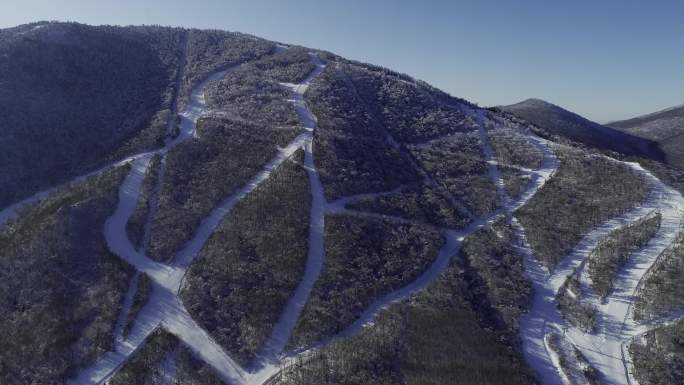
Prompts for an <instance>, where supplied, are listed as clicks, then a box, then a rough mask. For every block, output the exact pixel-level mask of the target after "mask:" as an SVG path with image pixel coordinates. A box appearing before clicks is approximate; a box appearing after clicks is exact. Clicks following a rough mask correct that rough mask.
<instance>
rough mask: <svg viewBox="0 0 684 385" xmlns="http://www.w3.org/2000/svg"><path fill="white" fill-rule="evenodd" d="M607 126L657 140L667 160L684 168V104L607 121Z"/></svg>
mask: <svg viewBox="0 0 684 385" xmlns="http://www.w3.org/2000/svg"><path fill="white" fill-rule="evenodd" d="M608 126H610V127H613V128H616V129H618V130H621V131H624V132H627V133H630V134H632V135H636V136H639V137H642V138H646V139H650V140H653V141H656V142H658V143H659V144H660V148H662V150H663V151H664V152H665V156H666V158H667V162H668V163H670V164H672V165H674V166H676V167H678V168H680V169H681V168H684V105H680V106H676V107H671V108H667V109H664V110H662V111H658V112H654V113H651V114H647V115H643V116H638V117H636V118H632V119H627V120H622V121H618V122H612V123H608Z"/></svg>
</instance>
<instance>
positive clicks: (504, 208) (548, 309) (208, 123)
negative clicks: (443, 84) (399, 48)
mask: <svg viewBox="0 0 684 385" xmlns="http://www.w3.org/2000/svg"><path fill="white" fill-rule="evenodd" d="M0 85H2V86H0V106H2V107H3V111H6V119H4V120H3V121H2V123H0V150H1V151H0V159H1V160H2V162H1V163H0V164H1V165H2V167H1V168H0V180H1V181H2V182H3V189H2V191H0V193H1V194H0V202H1V203H2V204H1V205H0V250H1V253H0V309H1V310H2V312H0V383H1V384H11V385H14V384H22V385H23V384H75V385H79V384H111V385H131V384H136V385H137V384H145V385H147V384H155V385H156V384H176V385H217V384H250V385H251V384H259V385H263V384H273V385H275V384H279V385H295V384H297V385H298V384H330V385H332V384H350V385H351V384H449V383H455V384H539V383H541V384H545V385H548V384H597V383H605V384H634V383H637V382H638V383H640V384H642V385H645V384H673V383H680V382H681V381H682V380H683V379H684V377H682V369H683V368H682V362H684V360H683V359H682V351H681V343H680V342H681V335H682V331H683V330H684V321H682V315H683V314H682V311H681V309H682V308H684V300H682V298H684V296H683V295H682V294H684V288H683V287H682V285H681V279H679V277H681V274H682V273H684V263H683V262H682V261H684V247H682V245H684V233H683V232H682V230H681V229H682V210H684V198H683V197H682V195H681V194H682V191H680V190H677V186H679V185H677V184H676V183H673V181H674V182H676V180H677V178H678V177H681V174H678V173H677V171H676V170H673V169H669V168H667V166H666V165H663V164H661V163H659V162H658V159H660V158H659V157H660V156H661V154H660V153H659V152H658V151H657V150H658V148H657V146H655V147H654V143H653V142H651V141H649V140H645V139H642V138H637V137H635V136H631V135H628V134H625V133H623V132H620V131H618V130H613V129H610V128H608V127H604V126H600V125H597V124H596V123H593V122H590V121H587V120H586V119H583V118H581V117H579V116H577V115H574V114H572V113H569V112H567V111H565V110H562V109H561V108H560V107H557V106H553V105H550V104H548V103H545V102H541V101H526V102H523V103H521V104H519V105H515V106H510V107H504V108H502V109H497V108H494V109H482V108H479V107H477V106H476V105H474V104H471V103H469V102H468V101H465V100H463V99H459V98H457V97H453V96H451V95H448V94H446V93H444V92H442V91H440V90H439V89H437V88H435V87H432V86H430V85H428V84H426V83H424V82H421V81H416V80H415V79H413V78H412V77H410V76H408V75H405V74H400V73H396V72H394V71H392V70H389V69H386V68H382V67H377V66H374V65H371V64H367V63H359V62H356V61H351V60H348V59H345V58H343V57H340V56H338V55H335V54H333V53H330V52H327V51H323V50H319V49H311V48H306V47H299V46H293V45H287V44H285V43H276V42H271V41H268V40H264V39H260V38H257V37H254V36H249V35H244V34H240V33H235V32H226V31H204V30H196V29H183V28H166V27H111V26H103V27H93V26H86V25H81V24H73V23H35V24H30V25H25V26H19V27H15V28H10V29H4V30H0ZM627 156H629V158H628V159H629V160H630V161H629V162H628V161H624V160H623V159H627V158H626V157H627ZM36 160H39V161H36ZM663 170H666V171H667V172H664V171H663ZM663 175H666V176H667V178H664V177H663V179H662V180H661V179H659V177H662V176H663ZM654 368H656V369H654Z"/></svg>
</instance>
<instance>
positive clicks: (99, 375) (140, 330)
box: [67, 284, 163, 385]
mask: <svg viewBox="0 0 684 385" xmlns="http://www.w3.org/2000/svg"><path fill="white" fill-rule="evenodd" d="M162 291H163V289H162V288H161V287H160V286H158V285H156V284H153V288H152V295H151V296H150V301H148V304H147V305H146V306H144V307H143V308H142V309H141V310H140V312H139V313H138V317H137V318H136V320H135V322H134V324H133V328H132V329H131V332H130V333H129V334H128V336H127V337H126V338H125V339H122V340H118V341H116V342H115V345H114V350H113V351H111V352H108V353H105V354H104V356H102V357H101V358H99V359H98V360H97V361H96V362H95V363H94V364H93V365H91V366H90V367H89V368H87V369H85V370H83V371H81V372H80V373H79V374H78V376H77V377H75V378H74V379H72V380H70V381H67V384H69V385H93V384H102V383H104V382H105V381H106V380H108V379H109V378H110V377H111V376H112V375H114V374H115V373H116V371H117V370H118V369H119V368H121V367H122V366H123V365H124V363H126V361H127V360H128V358H129V357H131V355H132V354H134V353H135V352H136V351H137V350H138V349H139V348H140V347H141V346H142V345H143V342H144V341H145V340H146V339H147V337H149V336H150V335H151V334H152V333H154V331H155V330H156V329H157V328H158V327H159V326H160V325H161V320H162V314H161V312H160V309H159V308H157V307H154V306H150V304H151V303H152V302H153V300H155V299H156V298H158V297H159V296H161V295H162V294H161V292H162Z"/></svg>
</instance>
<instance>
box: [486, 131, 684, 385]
mask: <svg viewBox="0 0 684 385" xmlns="http://www.w3.org/2000/svg"><path fill="white" fill-rule="evenodd" d="M530 138H534V137H530ZM534 140H535V141H536V143H537V145H538V146H539V148H540V149H542V150H543V149H544V147H546V146H545V143H544V142H543V141H542V140H540V139H538V138H534ZM544 159H545V161H544V162H543V163H546V164H547V165H551V163H555V166H551V167H550V168H548V169H547V171H546V172H545V173H543V174H546V175H547V176H545V177H543V178H537V183H538V182H539V181H540V180H541V181H543V180H545V179H547V178H548V176H550V175H551V174H552V173H553V172H552V171H551V172H549V171H548V170H551V169H553V168H554V167H557V160H556V161H553V162H551V156H550V154H549V153H548V150H547V151H546V153H545V157H544ZM625 164H627V165H628V166H630V167H631V168H632V169H633V170H635V171H636V172H638V173H640V174H641V175H643V176H644V177H645V178H646V180H647V181H648V183H649V184H650V185H651V193H650V194H649V197H648V199H647V201H646V202H645V203H644V204H643V205H641V206H639V207H635V208H633V209H631V210H628V211H627V212H626V213H624V214H622V215H619V216H617V217H615V218H612V219H611V220H609V221H606V222H605V223H603V224H601V225H599V226H597V227H596V228H594V229H593V230H592V231H591V232H590V233H589V234H587V235H586V236H585V237H584V238H583V239H582V240H580V242H579V243H578V244H577V245H576V246H575V248H574V249H573V250H572V252H571V253H570V254H569V255H568V256H567V257H565V258H564V259H563V260H562V261H561V262H560V263H559V266H558V267H557V268H556V269H555V271H554V272H553V273H549V272H548V271H547V270H546V269H545V268H543V267H542V266H541V265H540V264H539V262H538V261H537V260H536V259H535V258H534V255H533V252H532V250H531V248H530V247H529V245H528V244H527V242H526V241H525V236H524V229H523V228H522V226H521V225H520V224H519V222H518V221H517V220H516V219H513V221H512V224H513V228H514V230H515V233H516V235H517V237H518V238H519V240H520V242H521V244H520V245H519V246H518V249H519V251H520V252H521V254H522V255H523V256H524V259H525V269H526V272H527V275H528V277H529V278H530V279H531V280H532V285H533V288H534V292H535V295H534V299H533V303H532V306H531V308H530V311H529V312H528V313H527V314H525V315H523V316H522V317H521V319H520V330H521V339H522V342H523V351H524V354H525V358H526V359H527V362H528V363H529V364H530V366H532V367H533V368H534V369H535V371H536V372H537V374H538V376H539V378H540V380H541V381H542V383H543V384H546V385H549V384H560V383H562V382H563V380H562V377H561V376H559V374H558V369H557V364H555V363H554V359H553V355H552V354H550V353H549V351H548V349H547V346H546V344H545V342H544V338H545V336H546V335H547V334H548V333H549V331H550V330H559V329H565V330H567V332H566V334H565V336H566V338H567V339H568V340H569V341H570V342H571V343H572V344H573V345H574V346H576V347H577V348H578V349H579V350H580V351H581V352H582V354H583V355H584V356H585V357H586V358H587V360H588V361H589V363H590V364H591V365H592V366H593V367H595V368H596V369H598V370H599V371H600V372H601V374H602V376H603V381H604V382H605V383H606V384H633V383H634V378H633V376H632V375H631V374H630V370H629V365H630V362H629V361H630V360H629V358H628V353H627V352H626V344H627V343H628V342H629V341H630V339H631V338H632V337H634V336H636V335H639V334H640V333H643V332H644V331H645V328H644V327H643V326H640V325H637V324H636V322H635V321H634V320H633V318H632V314H631V306H632V304H633V302H634V294H635V291H636V289H637V286H638V285H639V282H640V280H641V278H642V277H643V276H644V274H645V273H646V272H647V271H648V269H649V268H650V267H651V266H652V265H653V263H654V262H655V261H656V259H657V258H658V256H659V255H660V253H661V252H662V251H663V250H664V249H665V248H666V247H667V246H668V245H669V244H670V243H672V241H673V240H674V237H675V235H676V234H677V232H678V229H679V226H680V225H681V211H682V208H684V199H683V198H682V196H681V195H680V194H679V193H678V192H677V191H675V190H673V189H671V188H669V187H668V186H666V185H665V184H663V183H662V182H661V181H660V180H658V179H657V178H656V177H654V176H653V175H651V174H650V173H649V172H648V171H646V170H644V169H643V168H642V167H641V166H639V165H638V164H636V163H625ZM490 175H491V174H490ZM542 184H543V183H542ZM540 187H541V184H538V186H537V187H536V188H535V189H532V190H534V191H536V190H538V188H540ZM530 191H531V190H528V193H529V192H530ZM530 196H531V195H530ZM654 210H659V211H660V212H661V213H662V215H663V220H662V224H661V228H660V229H659V230H658V232H657V233H656V234H655V236H654V238H653V239H652V240H651V241H650V242H649V244H648V245H647V246H646V247H644V248H642V249H641V250H639V251H637V252H635V253H633V254H632V255H631V256H630V259H629V262H628V263H627V265H626V266H624V268H623V269H622V270H621V271H620V273H619V274H618V279H617V281H616V282H615V285H614V286H615V288H616V289H615V290H614V291H613V292H612V293H611V294H610V295H609V296H608V297H607V298H606V301H605V302H604V303H602V302H601V301H600V300H599V299H598V298H597V296H596V295H595V294H593V293H591V291H590V290H587V291H588V292H589V298H588V299H587V300H586V301H587V302H588V303H592V304H594V305H595V306H597V309H598V314H597V318H598V321H597V331H596V332H595V333H594V334H591V333H585V332H584V331H582V330H580V329H578V328H576V327H573V326H572V325H569V324H568V323H567V322H565V320H563V319H562V318H561V316H560V314H559V312H558V309H557V308H556V306H555V302H554V299H555V296H556V293H557V292H558V290H559V289H560V287H561V285H562V284H563V282H564V281H565V279H566V277H567V276H568V275H569V274H572V273H573V271H574V270H575V269H576V268H577V269H580V270H581V269H582V267H583V264H584V263H585V261H586V259H587V257H588V255H589V253H590V252H591V251H592V250H593V249H594V248H595V247H596V245H597V243H598V242H599V240H600V239H602V238H603V237H604V236H605V235H607V234H608V233H610V232H611V231H613V230H616V229H618V228H620V227H622V226H625V225H627V224H629V223H632V222H634V221H636V220H638V219H639V218H642V217H644V216H646V215H649V214H650V213H652V212H653V211H654ZM583 289H584V287H583ZM583 291H584V290H583ZM682 315H684V314H682ZM677 316H679V314H673V319H676V318H677ZM649 327H651V326H649Z"/></svg>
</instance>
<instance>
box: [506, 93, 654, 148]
mask: <svg viewBox="0 0 684 385" xmlns="http://www.w3.org/2000/svg"><path fill="white" fill-rule="evenodd" d="M499 108H500V109H502V110H503V111H506V112H509V113H512V114H514V115H516V116H518V117H520V118H522V119H525V120H527V121H529V122H531V123H534V124H535V125H537V126H539V127H543V128H544V129H545V130H546V131H548V132H549V133H550V134H552V135H558V136H561V137H564V138H568V139H571V140H575V141H578V142H581V143H584V144H586V145H588V146H591V147H595V148H600V149H604V150H611V151H615V152H618V153H622V154H627V155H634V156H641V157H645V158H649V159H655V160H663V159H664V153H663V151H662V150H661V149H660V148H658V144H657V143H655V142H654V141H651V140H648V139H645V138H641V137H638V136H635V135H631V134H629V133H626V132H623V131H620V130H616V129H614V128H611V127H607V126H603V125H601V124H598V123H596V122H592V121H591V120H588V119H586V118H584V117H582V116H580V115H577V114H576V113H574V112H571V111H568V110H566V109H564V108H562V107H559V106H557V105H555V104H552V103H549V102H547V101H544V100H541V99H527V100H524V101H522V102H520V103H516V104H511V105H509V106H501V107H499Z"/></svg>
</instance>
